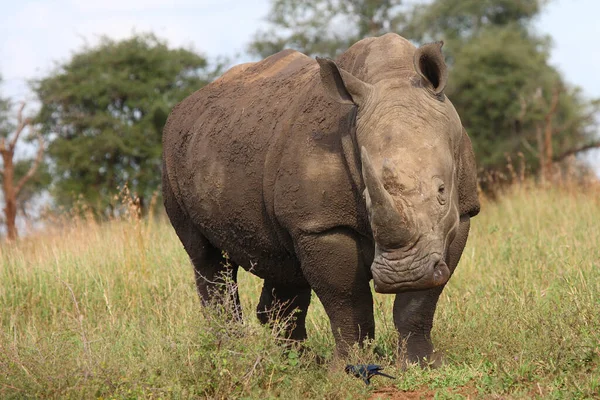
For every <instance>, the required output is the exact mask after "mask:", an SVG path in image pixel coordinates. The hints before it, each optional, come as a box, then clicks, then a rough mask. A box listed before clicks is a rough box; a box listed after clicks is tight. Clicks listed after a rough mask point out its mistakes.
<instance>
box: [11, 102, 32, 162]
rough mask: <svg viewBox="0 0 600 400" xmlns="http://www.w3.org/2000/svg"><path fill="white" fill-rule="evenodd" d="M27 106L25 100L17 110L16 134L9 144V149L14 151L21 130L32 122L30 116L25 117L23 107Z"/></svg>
mask: <svg viewBox="0 0 600 400" xmlns="http://www.w3.org/2000/svg"><path fill="white" fill-rule="evenodd" d="M24 108H25V102H24V101H23V102H21V106H20V107H19V111H17V129H16V130H15V136H14V137H13V139H12V140H11V141H10V143H9V144H8V148H9V150H11V151H13V150H14V149H15V146H16V145H17V140H19V136H21V132H23V130H24V129H25V127H26V126H27V125H29V124H30V123H31V120H30V119H29V118H25V119H23V109H24Z"/></svg>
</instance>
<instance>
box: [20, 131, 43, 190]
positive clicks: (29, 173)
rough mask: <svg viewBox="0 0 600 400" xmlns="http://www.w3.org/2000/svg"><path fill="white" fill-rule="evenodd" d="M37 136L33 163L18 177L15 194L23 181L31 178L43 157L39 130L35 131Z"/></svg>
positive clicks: (41, 138)
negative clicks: (35, 154)
mask: <svg viewBox="0 0 600 400" xmlns="http://www.w3.org/2000/svg"><path fill="white" fill-rule="evenodd" d="M37 137H38V146H39V147H38V152H37V156H36V157H35V160H34V161H33V164H31V167H30V168H29V171H27V173H26V174H25V175H23V177H22V178H21V179H19V183H17V186H15V196H18V195H19V192H20V191H21V189H22V188H23V185H25V183H27V181H28V180H29V179H31V177H32V176H33V175H34V174H35V171H37V169H38V167H39V166H40V164H41V163H42V158H43V157H44V138H43V137H42V135H41V134H40V133H39V132H37Z"/></svg>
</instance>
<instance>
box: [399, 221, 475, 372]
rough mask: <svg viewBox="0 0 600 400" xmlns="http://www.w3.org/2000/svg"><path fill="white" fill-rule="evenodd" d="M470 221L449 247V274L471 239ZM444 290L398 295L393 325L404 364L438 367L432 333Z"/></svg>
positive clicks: (461, 226) (460, 225)
mask: <svg viewBox="0 0 600 400" xmlns="http://www.w3.org/2000/svg"><path fill="white" fill-rule="evenodd" d="M469 227H470V220H469V218H468V217H466V218H461V220H460V224H459V226H458V232H457V234H456V236H455V238H454V240H453V241H452V243H451V244H450V247H449V249H448V256H447V260H446V263H447V264H448V267H449V268H450V273H453V272H454V269H455V268H456V265H457V264H458V261H459V260H460V256H461V254H462V252H463V249H464V247H465V244H466V243H467V237H468V235H469ZM443 289H444V286H440V287H436V288H432V289H427V290H422V291H415V292H405V293H398V294H397V295H396V299H395V301H394V325H396V329H397V330H398V333H399V334H400V343H399V347H400V354H401V360H400V361H401V362H402V363H419V364H421V365H422V366H425V365H430V366H433V367H437V366H439V365H441V364H442V357H441V356H440V355H437V354H435V353H433V343H432V342H431V329H432V327H433V316H434V314H435V309H436V306H437V302H438V299H439V297H440V294H441V293H442V290H443Z"/></svg>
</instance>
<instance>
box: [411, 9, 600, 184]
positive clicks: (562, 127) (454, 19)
mask: <svg viewBox="0 0 600 400" xmlns="http://www.w3.org/2000/svg"><path fill="white" fill-rule="evenodd" d="M544 4H546V2H545V1H540V0H435V1H433V2H431V3H430V4H429V5H428V6H427V7H421V8H416V9H415V12H414V14H413V16H412V18H411V20H410V24H409V26H408V27H407V29H406V31H407V32H409V33H410V34H411V35H412V36H413V38H415V39H417V40H418V41H420V42H424V41H431V40H442V39H443V40H444V41H445V43H446V45H445V47H444V50H445V53H446V54H447V55H448V62H449V63H450V66H451V68H452V76H451V79H450V80H449V86H448V89H447V93H448V95H449V96H450V98H452V101H453V103H454V105H455V107H456V109H457V111H458V113H459V115H460V116H461V119H462V122H463V125H464V126H465V128H466V129H467V130H468V131H469V133H470V135H471V137H472V140H473V146H474V150H475V154H476V155H477V158H478V164H479V165H480V166H481V167H483V168H484V169H499V168H501V167H502V166H503V165H504V164H505V156H506V154H516V153H518V152H521V153H522V154H524V155H525V158H526V161H527V163H528V165H530V166H533V168H534V169H540V170H542V171H544V175H547V172H545V171H548V170H549V168H550V167H549V164H548V163H551V162H552V161H553V160H554V161H556V160H559V159H561V158H564V157H563V154H571V153H572V152H574V151H575V150H577V151H579V150H585V149H588V148H591V147H594V143H596V140H595V134H596V133H597V124H596V116H597V113H598V102H597V101H589V100H586V99H585V98H583V96H582V95H581V91H580V89H578V88H571V87H569V85H568V84H566V83H565V82H564V80H563V78H562V77H561V75H560V73H559V72H558V71H557V70H556V69H555V68H554V67H552V66H551V65H550V64H549V63H548V58H549V49H550V39H549V38H548V37H544V36H539V35H537V34H536V33H535V32H534V31H533V28H532V23H531V21H532V19H533V18H534V17H536V16H537V15H538V14H539V13H540V11H541V10H542V8H543V5H544ZM542 136H543V137H542ZM553 149H556V151H553ZM577 151H575V152H577Z"/></svg>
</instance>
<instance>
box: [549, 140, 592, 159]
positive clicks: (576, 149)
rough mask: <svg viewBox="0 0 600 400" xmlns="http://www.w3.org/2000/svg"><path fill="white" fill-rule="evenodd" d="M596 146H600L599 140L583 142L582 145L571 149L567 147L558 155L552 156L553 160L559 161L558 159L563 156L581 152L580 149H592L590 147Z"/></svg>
mask: <svg viewBox="0 0 600 400" xmlns="http://www.w3.org/2000/svg"><path fill="white" fill-rule="evenodd" d="M598 148H600V141H598V142H592V143H588V144H585V145H583V146H580V147H575V148H573V149H569V150H567V151H564V152H562V153H561V154H559V155H558V156H556V157H554V161H555V162H559V161H562V160H564V159H565V158H567V157H569V156H570V155H573V154H577V153H581V152H582V151H587V150H592V149H598Z"/></svg>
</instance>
